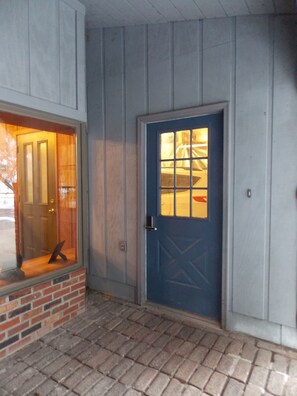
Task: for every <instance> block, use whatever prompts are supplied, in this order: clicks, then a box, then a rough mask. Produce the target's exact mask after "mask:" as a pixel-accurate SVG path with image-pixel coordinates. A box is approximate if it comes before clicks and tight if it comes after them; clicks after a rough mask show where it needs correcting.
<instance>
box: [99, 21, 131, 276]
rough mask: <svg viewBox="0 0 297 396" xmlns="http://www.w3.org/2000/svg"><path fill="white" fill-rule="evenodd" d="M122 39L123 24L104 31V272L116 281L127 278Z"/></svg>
mask: <svg viewBox="0 0 297 396" xmlns="http://www.w3.org/2000/svg"><path fill="white" fill-rule="evenodd" d="M123 43H124V41H123V29H122V28H114V29H107V30H105V31H104V73H105V74H104V76H105V126H106V130H105V138H106V140H105V149H106V152H105V155H106V157H105V161H106V179H105V180H106V185H105V188H106V203H107V208H106V214H107V223H106V227H107V228H106V235H107V252H106V253H107V262H108V267H107V272H108V276H109V278H110V279H111V280H113V281H118V282H124V281H125V279H126V273H125V270H124V263H125V252H122V251H120V249H119V242H120V241H121V240H123V239H124V236H125V206H124V202H125V181H124V175H125V159H124V143H125V116H124V84H123V81H124V78H123V77H124V59H123Z"/></svg>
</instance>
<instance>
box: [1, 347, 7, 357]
mask: <svg viewBox="0 0 297 396" xmlns="http://www.w3.org/2000/svg"><path fill="white" fill-rule="evenodd" d="M6 352H7V350H6V349H4V350H3V351H1V352H0V359H2V358H4V357H5V356H6Z"/></svg>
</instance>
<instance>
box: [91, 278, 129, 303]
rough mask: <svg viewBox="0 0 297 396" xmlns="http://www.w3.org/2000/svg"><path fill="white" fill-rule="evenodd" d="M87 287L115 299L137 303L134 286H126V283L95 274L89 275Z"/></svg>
mask: <svg viewBox="0 0 297 396" xmlns="http://www.w3.org/2000/svg"><path fill="white" fill-rule="evenodd" d="M87 285H88V286H89V288H90V289H94V290H98V291H100V292H101V293H104V294H109V295H111V296H113V297H118V298H123V299H125V300H128V301H132V302H135V301H136V298H135V295H136V291H135V287H134V286H129V285H125V284H124V283H120V282H115V281H112V280H110V279H107V278H102V277H101V276H97V275H93V274H88V275H87Z"/></svg>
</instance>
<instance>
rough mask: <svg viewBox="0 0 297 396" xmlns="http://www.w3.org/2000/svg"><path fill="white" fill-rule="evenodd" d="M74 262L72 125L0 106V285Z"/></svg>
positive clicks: (74, 143)
mask: <svg viewBox="0 0 297 396" xmlns="http://www.w3.org/2000/svg"><path fill="white" fill-rule="evenodd" d="M76 262H77V136H76V132H75V129H74V128H72V127H69V126H67V125H59V124H55V123H51V122H45V121H42V120H36V119H33V118H28V117H21V116H17V115H14V114H9V113H4V112H0V286H5V285H7V284H10V283H14V282H17V281H21V280H23V279H28V278H33V277H36V276H39V275H42V274H44V273H47V272H51V271H55V270H57V269H61V268H64V267H67V266H70V265H72V264H74V263H76Z"/></svg>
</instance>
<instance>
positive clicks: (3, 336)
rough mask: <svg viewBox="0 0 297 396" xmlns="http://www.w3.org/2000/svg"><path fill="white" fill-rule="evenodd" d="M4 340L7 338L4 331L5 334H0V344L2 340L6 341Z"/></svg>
mask: <svg viewBox="0 0 297 396" xmlns="http://www.w3.org/2000/svg"><path fill="white" fill-rule="evenodd" d="M4 338H5V333H4V331H3V333H1V334H0V342H1V341H2V340H4Z"/></svg>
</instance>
